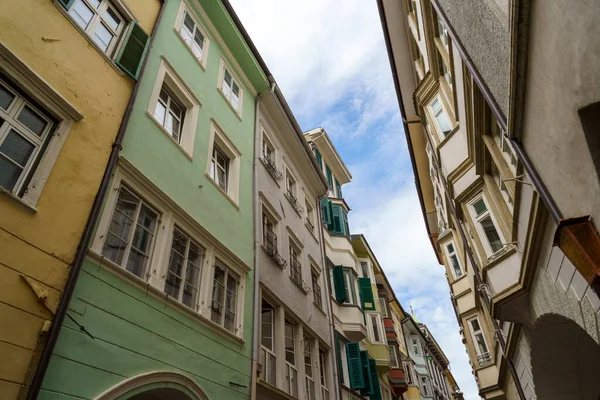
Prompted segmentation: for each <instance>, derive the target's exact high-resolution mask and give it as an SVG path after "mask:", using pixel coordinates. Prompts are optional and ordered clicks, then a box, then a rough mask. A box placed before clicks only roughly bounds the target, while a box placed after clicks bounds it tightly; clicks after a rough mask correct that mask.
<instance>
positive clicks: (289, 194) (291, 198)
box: [285, 189, 304, 214]
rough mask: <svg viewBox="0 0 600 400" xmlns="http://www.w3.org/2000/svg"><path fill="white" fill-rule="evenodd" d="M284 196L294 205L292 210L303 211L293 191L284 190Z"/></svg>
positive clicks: (299, 212) (300, 212)
mask: <svg viewBox="0 0 600 400" xmlns="http://www.w3.org/2000/svg"><path fill="white" fill-rule="evenodd" d="M285 196H286V197H287V198H288V200H289V201H290V203H291V204H292V207H294V210H296V211H297V212H298V214H302V213H303V212H304V207H302V206H301V205H300V203H299V202H298V199H297V198H296V195H295V194H294V193H292V192H291V191H290V190H289V189H288V190H286V191H285Z"/></svg>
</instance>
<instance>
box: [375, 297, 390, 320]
mask: <svg viewBox="0 0 600 400" xmlns="http://www.w3.org/2000/svg"><path fill="white" fill-rule="evenodd" d="M377 301H378V302H379V311H380V312H381V316H382V317H383V318H388V316H389V313H388V307H387V300H386V299H385V298H384V297H379V298H378V299H377Z"/></svg>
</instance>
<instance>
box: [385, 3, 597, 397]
mask: <svg viewBox="0 0 600 400" xmlns="http://www.w3.org/2000/svg"><path fill="white" fill-rule="evenodd" d="M378 3H379V8H380V15H381V20H382V26H383V29H384V36H385V38H386V44H387V46H388V53H389V56H390V63H391V66H392V70H393V72H394V77H395V84H396V91H397V94H398V100H399V103H400V108H401V111H402V115H403V122H404V130H405V133H406V137H407V142H408V145H409V146H408V147H409V150H410V154H411V159H412V162H413V167H414V172H415V177H416V182H417V192H418V195H419V198H420V201H421V205H422V210H423V214H424V219H425V223H426V226H427V231H428V234H429V237H430V240H431V242H432V246H433V247H434V249H435V251H436V254H437V256H438V259H439V261H440V263H441V264H443V265H444V266H445V269H446V276H447V278H448V283H449V285H450V288H451V296H452V302H453V305H454V308H455V310H456V315H457V319H458V322H459V324H460V326H461V334H462V335H463V342H464V343H465V346H466V347H467V352H468V354H469V357H470V362H471V365H472V367H473V371H474V375H475V378H476V380H477V384H478V387H479V390H480V395H481V396H482V397H484V398H485V399H534V398H537V399H550V398H561V399H562V398H564V399H596V398H597V397H598V395H600V389H598V385H597V384H596V382H595V381H594V379H593V378H592V376H591V374H592V372H591V371H594V370H597V367H598V355H599V354H600V346H599V345H598V338H599V334H598V328H599V325H598V311H599V309H600V300H599V299H598V296H597V294H596V291H595V290H594V288H595V287H596V286H597V283H598V276H599V273H600V268H599V266H600V257H599V254H600V252H599V249H600V239H599V237H598V234H597V231H596V225H595V224H596V220H597V218H598V204H597V203H598V201H599V199H600V196H599V195H598V191H599V190H600V185H599V184H598V175H597V168H596V167H597V165H598V159H597V156H598V154H597V153H598V150H597V148H598V147H597V141H596V140H597V139H594V138H592V136H593V135H591V133H590V132H591V131H597V129H598V115H599V111H598V103H596V102H597V101H598V99H599V97H600V96H599V95H600V93H599V92H598V85H595V84H593V82H597V81H598V78H599V74H598V72H597V68H594V65H595V64H594V63H595V62H596V63H597V59H594V57H595V56H594V57H592V56H591V54H598V53H599V51H598V50H599V49H598V45H597V44H596V43H594V41H590V40H589V38H590V36H588V35H590V34H593V33H594V32H597V30H598V28H597V26H596V24H594V23H593V21H595V20H597V18H598V16H599V15H600V6H599V5H596V4H594V5H591V4H588V3H587V2H585V1H553V2H545V3H544V6H543V7H542V6H537V7H536V6H532V3H533V2H531V1H519V2H516V1H510V0H503V1H500V0H486V1H480V2H477V4H471V3H468V4H467V2H462V1H455V0H408V1H394V0H381V1H379V2H378ZM561 26H562V27H563V28H564V29H562V30H561V29H560V27H561ZM567 26H577V29H567V28H566V27H567ZM558 32H560V33H558ZM556 396H558V397H556Z"/></svg>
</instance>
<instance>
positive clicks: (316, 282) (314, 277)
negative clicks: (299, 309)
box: [310, 266, 323, 309]
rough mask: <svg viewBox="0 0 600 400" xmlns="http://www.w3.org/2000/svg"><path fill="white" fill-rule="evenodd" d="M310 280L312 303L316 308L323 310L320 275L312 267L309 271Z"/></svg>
mask: <svg viewBox="0 0 600 400" xmlns="http://www.w3.org/2000/svg"><path fill="white" fill-rule="evenodd" d="M310 279H311V286H312V292H313V302H314V303H315V304H316V305H317V307H319V308H320V309H323V288H322V287H321V284H320V279H321V273H320V272H319V271H318V270H317V269H316V268H314V267H312V266H311V269H310ZM315 286H316V287H315ZM317 293H318V294H317ZM317 299H318V300H317Z"/></svg>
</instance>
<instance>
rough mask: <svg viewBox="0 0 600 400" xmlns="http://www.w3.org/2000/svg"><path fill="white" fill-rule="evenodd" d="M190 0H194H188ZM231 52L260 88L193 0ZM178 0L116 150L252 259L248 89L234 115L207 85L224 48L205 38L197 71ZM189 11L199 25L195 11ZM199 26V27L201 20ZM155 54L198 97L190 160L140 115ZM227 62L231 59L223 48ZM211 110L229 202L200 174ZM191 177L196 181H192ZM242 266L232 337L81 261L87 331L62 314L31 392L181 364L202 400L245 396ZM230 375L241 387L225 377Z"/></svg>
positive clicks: (83, 389) (66, 390)
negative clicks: (233, 150)
mask: <svg viewBox="0 0 600 400" xmlns="http://www.w3.org/2000/svg"><path fill="white" fill-rule="evenodd" d="M190 3H192V4H194V3H195V2H194V1H190ZM200 3H202V4H203V5H205V6H206V12H207V13H208V15H209V16H210V18H211V20H212V21H213V23H214V25H215V26H216V29H217V30H218V31H219V32H220V33H221V35H222V37H223V40H224V41H225V42H226V43H227V46H228V47H229V48H230V50H231V52H232V53H233V55H234V57H235V59H236V60H237V61H238V62H239V64H240V65H241V66H242V68H244V70H246V71H247V72H248V76H249V78H250V80H251V82H252V83H253V84H254V86H255V88H256V89H257V90H258V91H262V90H265V89H268V83H267V80H266V77H265V76H264V74H263V73H262V71H260V70H259V69H258V67H257V65H258V64H257V62H256V60H255V59H254V58H253V57H252V56H251V55H250V53H249V52H248V47H247V45H246V44H245V43H243V42H241V36H240V35H239V33H238V32H237V30H236V29H235V28H234V27H233V25H232V23H231V18H230V17H229V15H228V14H227V13H226V12H225V9H224V8H223V6H222V4H221V3H220V1H216V0H202V1H200ZM179 6H180V1H179V0H169V1H167V2H166V8H165V11H164V15H163V18H162V21H161V25H160V27H159V30H158V33H157V35H156V38H155V40H154V45H153V47H152V49H151V50H150V56H149V57H150V58H149V60H148V64H147V67H146V71H145V73H144V76H143V77H142V81H141V84H140V88H139V94H138V97H137V99H136V101H135V104H134V108H133V112H132V114H131V119H130V121H129V125H128V128H127V132H126V135H125V140H124V142H123V150H122V152H121V155H122V156H123V157H125V158H126V159H127V160H128V161H129V162H130V163H131V164H132V165H133V166H134V167H135V168H137V169H138V170H139V171H141V173H142V174H144V175H145V176H146V177H147V178H148V179H149V180H150V181H152V182H153V183H154V185H156V186H157V187H158V188H159V189H160V190H162V191H163V192H164V193H166V194H167V195H168V196H169V197H170V198H171V199H173V200H174V201H175V202H177V203H178V205H179V206H180V207H181V208H183V209H184V210H185V211H186V212H187V213H188V214H189V215H190V216H191V217H192V218H193V219H195V220H196V221H197V222H198V223H199V224H200V225H202V226H203V227H204V228H205V229H206V230H207V231H208V232H210V233H211V234H212V235H213V236H214V237H215V238H216V239H217V240H219V241H220V242H221V243H223V244H224V245H225V246H226V247H227V248H229V249H230V250H231V251H232V252H233V253H235V254H236V255H237V256H238V257H239V258H240V259H241V260H242V261H244V262H245V263H247V264H248V265H249V266H251V267H252V266H253V209H252V195H253V193H252V178H253V174H252V163H253V147H254V123H255V98H254V96H253V95H252V93H251V90H250V88H249V87H247V86H246V85H244V82H243V81H242V82H240V83H241V86H242V88H243V90H244V97H243V108H242V109H243V117H242V119H241V120H240V119H239V118H238V117H237V115H236V114H235V113H234V112H233V111H232V110H231V108H230V107H229V105H228V104H227V102H226V100H225V99H224V98H223V97H222V96H221V94H220V93H219V92H218V90H217V83H218V76H219V67H220V59H221V56H223V54H224V52H223V49H222V47H221V45H220V44H219V42H218V40H217V38H216V37H215V36H214V35H212V34H211V33H210V32H209V37H210V39H211V42H210V48H209V54H208V59H207V66H206V71H204V70H203V69H202V68H201V67H200V65H199V64H198V62H197V61H196V60H195V59H194V58H193V56H192V55H191V54H190V52H189V51H188V50H187V49H186V48H185V45H184V43H183V42H182V41H181V40H180V39H179V37H178V36H177V35H176V33H175V31H174V25H175V19H176V17H177V13H178V10H179ZM197 17H198V19H200V21H201V23H203V24H204V26H205V28H207V24H206V23H205V22H206V21H204V20H203V19H202V17H201V16H200V15H199V14H198V15H197ZM206 30H208V29H206ZM161 57H165V58H166V59H167V60H168V61H169V63H170V64H171V65H172V66H173V68H174V69H175V71H176V72H177V74H178V75H179V76H180V77H181V78H182V80H183V81H184V82H185V83H186V84H187V85H188V86H189V87H190V88H191V89H192V90H193V91H194V93H195V95H196V96H197V97H198V99H199V100H200V103H201V107H200V110H199V115H198V123H197V130H196V138H195V141H194V153H193V159H192V160H190V159H189V158H187V157H186V156H185V155H184V154H183V153H182V151H181V150H180V149H179V148H178V147H177V146H176V145H175V144H174V143H173V142H172V141H171V139H169V138H168V137H167V136H166V135H165V134H164V133H163V132H161V131H160V130H159V128H157V127H156V125H155V124H154V123H153V122H152V120H151V119H150V118H149V117H148V116H147V115H146V110H147V109H148V105H149V102H150V97H151V93H152V89H153V87H154V83H155V80H156V76H157V73H158V68H159V65H160V62H161ZM224 58H225V59H226V60H227V61H228V62H229V63H230V65H231V64H232V60H231V59H230V58H229V57H227V56H224ZM211 118H213V119H214V120H215V121H216V122H217V123H218V125H219V126H220V127H221V128H222V129H223V131H224V132H225V134H226V135H227V136H228V137H229V139H230V140H231V141H232V142H233V143H234V145H235V146H236V147H237V148H238V149H239V151H240V152H241V153H242V156H241V165H240V187H239V210H238V209H237V208H235V207H234V206H233V205H232V204H231V203H230V201H229V200H228V199H227V198H226V197H225V196H224V195H223V194H222V193H221V192H220V191H219V190H218V189H216V187H215V186H214V185H213V184H212V183H211V182H209V181H208V178H206V176H205V171H206V166H207V162H208V157H209V150H208V145H209V139H210V129H211ZM199 186H201V188H200V187H199ZM252 276H253V275H252V271H251V272H250V273H248V274H247V276H246V282H245V287H246V290H245V301H244V307H245V309H244V327H243V331H244V340H245V344H240V343H238V342H235V341H233V340H231V339H228V338H226V337H224V336H222V335H219V334H216V333H215V332H214V331H213V330H211V329H209V328H206V327H205V326H204V325H203V324H202V323H201V322H200V321H199V320H198V319H199V318H200V317H198V319H195V318H192V317H190V316H188V315H187V314H183V313H181V312H179V311H178V310H177V308H174V307H171V306H168V305H165V301H164V299H163V300H158V299H156V298H155V297H153V296H151V295H148V294H147V293H146V292H145V291H144V290H141V289H139V288H138V287H137V286H134V285H133V284H131V283H130V282H128V281H126V280H124V279H122V278H120V277H119V276H117V275H115V274H113V273H111V272H108V271H107V270H106V269H105V268H103V267H100V266H98V265H96V264H95V262H93V261H91V260H89V259H88V260H86V261H85V263H84V266H83V269H82V271H81V274H80V278H79V280H78V282H77V285H76V288H75V292H74V294H73V298H72V300H71V303H70V305H69V315H71V316H72V317H73V318H74V319H75V320H77V322H79V323H80V324H82V325H83V326H85V328H86V329H87V330H88V331H89V332H90V333H91V334H92V335H93V336H94V338H92V337H90V336H89V335H87V334H86V333H84V332H82V331H81V330H80V329H79V327H78V326H77V325H75V324H74V323H73V321H72V320H71V319H69V318H68V317H67V318H65V322H64V324H63V327H62V330H61V333H60V336H59V338H58V343H57V345H56V348H55V350H54V353H53V356H52V359H51V361H50V365H49V367H48V371H47V373H46V377H45V379H44V382H43V385H42V391H41V393H40V396H39V398H40V399H44V400H45V399H92V398H94V397H96V396H97V395H99V394H100V393H102V392H104V391H105V390H107V389H109V388H111V387H112V386H114V385H116V384H118V383H120V382H122V381H124V380H125V379H128V378H131V377H133V376H136V375H139V374H142V373H146V372H151V371H157V370H172V371H177V372H181V373H184V374H186V375H188V376H189V377H191V378H192V379H194V380H195V381H196V383H198V385H199V386H200V387H201V388H202V390H203V391H204V392H205V393H206V394H207V395H208V396H209V398H211V399H232V400H235V399H242V398H244V399H246V398H248V395H249V388H248V386H249V381H250V356H251V335H252V300H253V293H252V289H253V285H252V281H253V279H252ZM230 382H235V383H239V384H240V385H245V386H246V387H241V386H235V385H231V384H230Z"/></svg>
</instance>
